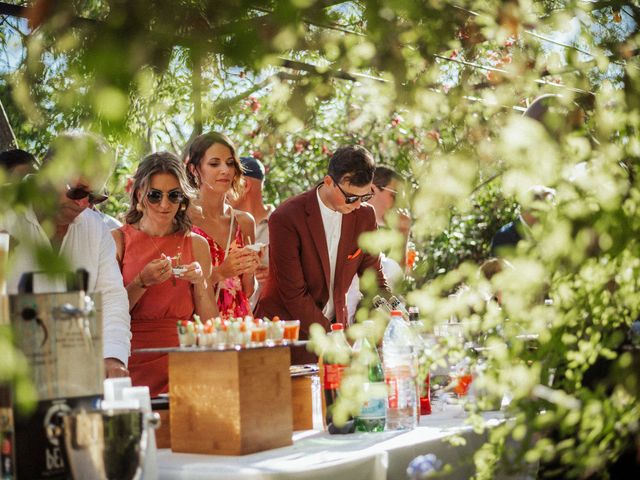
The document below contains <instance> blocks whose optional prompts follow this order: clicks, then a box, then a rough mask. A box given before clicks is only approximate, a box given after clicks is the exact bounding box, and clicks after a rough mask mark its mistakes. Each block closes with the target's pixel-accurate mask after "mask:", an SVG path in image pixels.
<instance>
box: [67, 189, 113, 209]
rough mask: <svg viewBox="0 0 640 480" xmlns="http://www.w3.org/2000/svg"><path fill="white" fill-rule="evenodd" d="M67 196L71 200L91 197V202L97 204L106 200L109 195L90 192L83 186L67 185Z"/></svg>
mask: <svg viewBox="0 0 640 480" xmlns="http://www.w3.org/2000/svg"><path fill="white" fill-rule="evenodd" d="M66 195H67V198H68V199H70V200H82V199H83V198H86V197H89V203H90V204H91V205H97V204H98V203H102V202H104V201H105V200H106V199H107V198H109V195H104V194H102V193H95V192H90V191H89V190H86V189H84V188H82V187H70V186H69V185H67V193H66Z"/></svg>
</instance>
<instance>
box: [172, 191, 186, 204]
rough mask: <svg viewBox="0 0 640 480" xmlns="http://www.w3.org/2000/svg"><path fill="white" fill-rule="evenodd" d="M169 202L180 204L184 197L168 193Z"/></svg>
mask: <svg viewBox="0 0 640 480" xmlns="http://www.w3.org/2000/svg"><path fill="white" fill-rule="evenodd" d="M168 196H169V201H170V202H171V203H181V202H182V200H183V199H184V196H183V195H182V192H176V191H174V192H169V195H168Z"/></svg>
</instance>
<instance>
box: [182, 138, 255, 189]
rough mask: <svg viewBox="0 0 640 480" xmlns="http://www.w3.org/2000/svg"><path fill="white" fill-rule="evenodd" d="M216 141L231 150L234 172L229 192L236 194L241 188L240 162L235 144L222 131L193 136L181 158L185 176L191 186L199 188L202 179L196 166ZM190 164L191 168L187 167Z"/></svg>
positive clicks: (241, 171)
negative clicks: (185, 172)
mask: <svg viewBox="0 0 640 480" xmlns="http://www.w3.org/2000/svg"><path fill="white" fill-rule="evenodd" d="M216 143H219V144H221V145H224V146H225V147H227V148H228V149H229V151H231V156H232V157H233V166H234V168H235V172H236V173H235V175H234V177H233V180H232V181H231V192H232V194H233V195H235V196H238V195H239V194H240V192H241V189H242V173H243V169H242V164H241V163H240V158H239V157H238V154H237V152H236V147H235V145H234V144H233V142H232V141H231V139H230V138H229V137H227V136H226V135H225V134H224V133H218V132H209V133H203V134H202V135H199V136H197V137H196V138H194V139H193V141H192V142H191V143H190V144H189V146H188V147H187V149H186V151H185V153H184V158H183V160H184V163H185V165H186V168H187V178H188V179H189V183H190V184H191V186H192V187H193V188H196V189H200V187H201V185H202V181H201V179H200V177H199V175H198V173H197V172H198V168H199V167H200V164H201V163H202V159H203V158H204V154H205V153H206V151H207V150H208V149H209V147H211V145H215V144H216ZM190 165H193V169H192V168H189V166H190ZM192 170H193V171H192Z"/></svg>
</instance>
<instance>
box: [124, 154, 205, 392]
mask: <svg viewBox="0 0 640 480" xmlns="http://www.w3.org/2000/svg"><path fill="white" fill-rule="evenodd" d="M190 195H193V193H192V189H191V188H190V187H189V184H188V181H187V179H186V174H185V172H184V167H183V166H182V163H181V162H180V160H179V159H178V158H177V157H176V156H175V155H173V154H171V153H167V152H162V153H154V154H151V155H149V156H147V157H146V158H144V160H142V162H141V163H140V165H139V167H138V170H137V171H136V173H135V175H134V182H133V187H132V189H131V207H130V209H129V211H128V212H127V216H126V224H125V225H124V226H123V227H121V228H119V229H117V230H114V231H113V236H114V239H115V242H116V252H117V257H118V263H119V264H120V268H121V270H122V277H123V280H124V284H125V286H126V288H127V293H128V295H129V309H130V312H131V333H132V339H131V349H132V351H133V352H134V353H133V354H132V355H131V357H130V358H129V371H130V374H131V380H132V383H133V384H134V385H147V386H149V389H150V391H151V395H152V396H154V397H155V396H157V395H158V394H160V393H166V392H167V391H168V385H169V380H168V362H167V355H166V354H156V353H153V354H147V353H135V350H136V349H139V348H150V347H174V346H178V345H179V342H178V333H177V329H176V324H177V322H178V321H179V320H189V319H191V317H192V316H193V314H194V313H196V314H198V315H199V316H200V317H201V318H202V319H208V318H211V317H214V316H216V315H217V314H218V310H217V308H216V306H215V304H214V302H213V301H212V300H211V298H212V295H213V288H212V285H211V284H210V281H209V276H210V271H211V255H210V253H209V245H208V244H207V242H206V240H205V239H204V238H202V237H200V236H199V235H196V234H194V233H192V232H191V221H190V220H189V217H188V216H187V214H186V211H187V208H188V207H189V203H190ZM177 267H180V268H177Z"/></svg>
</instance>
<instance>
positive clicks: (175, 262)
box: [138, 222, 186, 267]
mask: <svg viewBox="0 0 640 480" xmlns="http://www.w3.org/2000/svg"><path fill="white" fill-rule="evenodd" d="M138 230H140V231H141V232H142V233H144V234H145V235H146V236H147V237H149V240H151V244H152V245H153V248H155V250H156V252H157V253H158V255H159V256H160V258H162V256H163V255H164V256H166V257H168V258H169V259H170V260H171V265H172V267H177V266H180V265H182V245H183V244H184V239H185V238H186V235H184V236H183V238H182V241H181V242H180V243H178V246H177V248H176V254H175V256H171V255H169V254H167V253H165V252H163V251H162V250H160V248H159V247H158V244H157V243H156V242H155V240H154V239H153V235H151V234H150V233H148V232H146V231H145V230H144V228H143V227H142V225H140V223H139V222H138ZM177 233H178V232H173V233H169V234H167V235H160V236H159V237H156V238H166V237H175V236H176V234H177Z"/></svg>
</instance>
